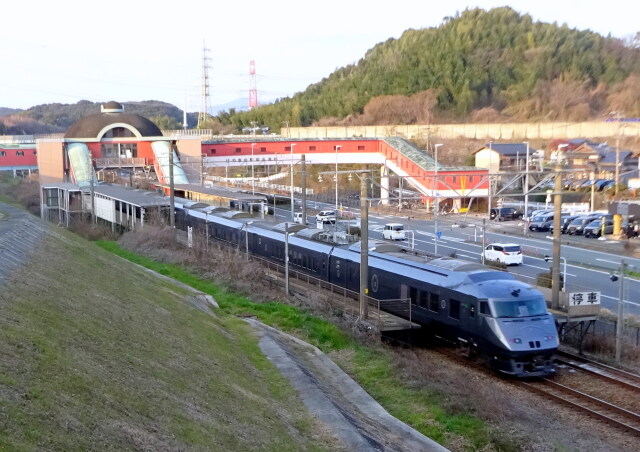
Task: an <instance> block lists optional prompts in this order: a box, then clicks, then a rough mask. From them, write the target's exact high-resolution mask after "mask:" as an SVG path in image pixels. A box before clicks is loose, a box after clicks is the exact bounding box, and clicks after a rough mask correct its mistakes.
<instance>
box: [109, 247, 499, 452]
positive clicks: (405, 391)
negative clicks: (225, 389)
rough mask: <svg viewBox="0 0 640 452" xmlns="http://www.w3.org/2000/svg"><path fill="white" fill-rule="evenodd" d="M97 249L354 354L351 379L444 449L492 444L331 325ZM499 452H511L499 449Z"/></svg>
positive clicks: (477, 423)
mask: <svg viewBox="0 0 640 452" xmlns="http://www.w3.org/2000/svg"><path fill="white" fill-rule="evenodd" d="M98 245H99V246H101V247H103V248H104V249H107V250H109V251H111V252H113V253H114V254H117V255H118V256H120V257H123V258H125V259H128V260H130V261H132V262H135V263H137V264H139V265H142V266H144V267H146V268H149V269H151V270H154V271H157V272H159V273H161V274H163V275H166V276H170V277H172V278H175V279H176V280H178V281H180V282H183V283H185V284H188V285H190V286H192V287H194V288H197V289H198V290H201V291H203V292H205V293H207V294H210V295H212V296H213V297H214V298H215V299H216V301H217V302H218V303H219V305H220V307H221V309H222V310H223V311H224V312H226V313H228V314H231V315H253V316H256V317H257V318H258V319H259V320H260V321H262V322H264V323H266V324H269V325H271V326H274V327H276V328H279V329H281V330H283V331H288V332H290V333H294V334H296V335H299V336H300V337H302V338H303V339H304V340H306V341H308V342H310V343H312V344H314V345H316V346H318V347H319V348H320V349H322V350H323V351H324V352H325V353H330V352H333V351H340V350H344V349H349V350H353V352H354V359H353V362H352V363H351V364H352V366H351V371H352V376H353V377H354V378H355V379H356V381H358V383H359V384H360V385H362V386H363V388H364V389H365V390H366V391H367V392H368V393H370V394H371V395H372V396H373V397H374V398H375V399H376V400H377V401H378V402H379V403H380V404H381V405H382V406H384V407H385V408H386V409H387V410H388V411H389V412H390V413H391V414H392V415H393V416H395V417H397V418H398V419H400V420H402V421H403V422H405V423H407V424H409V425H411V426H412V427H414V428H416V429H417V430H418V431H420V432H421V433H423V434H425V435H426V436H428V437H430V438H432V439H434V440H435V441H438V442H440V443H444V442H445V440H446V438H447V436H449V435H451V434H454V435H459V436H461V437H464V438H465V440H466V442H468V443H469V444H470V446H471V447H472V449H473V450H478V449H482V448H483V447H485V446H487V444H494V445H495V440H494V439H493V438H492V437H491V435H490V434H489V433H488V428H487V426H486V425H485V423H484V422H483V421H481V420H480V419H479V418H477V417H475V416H473V415H471V414H465V413H459V412H451V411H448V410H445V409H443V408H442V405H443V404H442V397H443V396H442V395H440V394H436V393H433V392H430V391H428V390H425V389H417V388H410V387H407V386H406V385H405V384H403V382H402V381H401V379H400V378H399V377H398V376H397V374H396V371H395V369H394V366H393V364H392V363H391V360H390V359H389V357H388V356H387V355H386V354H385V353H384V351H383V350H380V349H376V350H372V349H370V348H368V347H364V346H361V345H359V344H358V343H357V342H356V341H355V340H353V339H351V338H350V337H349V336H348V335H346V334H345V333H344V332H342V331H340V330H339V329H338V328H337V327H336V326H335V325H332V324H331V323H329V322H326V321H324V320H321V319H319V318H317V317H315V316H313V315H311V314H310V313H308V312H306V311H305V310H302V309H299V308H296V307H293V306H290V305H286V304H282V303H254V302H252V301H251V300H249V299H247V298H246V297H244V296H241V295H238V294H234V293H230V292H227V291H225V290H223V289H221V288H220V287H218V286H216V285H215V284H213V283H210V282H208V281H203V280H201V279H200V278H198V277H197V276H194V275H193V274H191V273H189V272H188V271H185V270H184V269H182V268H180V267H178V266H175V265H170V264H161V263H158V262H155V261H153V260H151V259H148V258H145V257H142V256H139V255H137V254H135V253H132V252H130V251H127V250H124V249H122V248H120V247H119V246H118V245H117V244H115V243H113V242H107V241H102V242H98ZM499 450H509V447H503V448H500V449H499Z"/></svg>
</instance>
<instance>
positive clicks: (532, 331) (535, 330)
mask: <svg viewBox="0 0 640 452" xmlns="http://www.w3.org/2000/svg"><path fill="white" fill-rule="evenodd" d="M507 340H508V342H509V344H510V345H511V346H512V347H515V348H516V349H518V350H521V351H524V350H539V349H547V348H549V347H557V337H556V334H555V331H553V332H551V333H550V332H549V331H546V330H545V329H544V328H540V327H536V326H527V327H524V328H521V329H517V330H516V329H514V330H512V331H511V332H510V333H509V334H508V338H507Z"/></svg>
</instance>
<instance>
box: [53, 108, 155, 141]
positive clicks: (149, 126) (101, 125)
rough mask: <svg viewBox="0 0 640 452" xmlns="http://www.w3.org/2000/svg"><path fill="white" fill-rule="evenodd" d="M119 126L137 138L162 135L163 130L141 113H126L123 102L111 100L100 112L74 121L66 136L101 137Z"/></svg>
mask: <svg viewBox="0 0 640 452" xmlns="http://www.w3.org/2000/svg"><path fill="white" fill-rule="evenodd" d="M117 127H122V128H125V129H128V130H130V131H131V133H132V134H133V135H134V136H135V137H137V138H143V137H161V136H162V131H161V130H160V128H159V127H158V126H156V125H155V124H154V123H153V122H152V121H150V120H148V119H147V118H145V117H143V116H140V115H136V114H132V113H125V112H124V107H123V106H122V104H119V103H118V102H113V101H111V102H107V103H106V104H103V105H102V106H101V112H100V113H95V114H92V115H89V116H85V117H84V118H82V119H80V120H78V121H76V122H75V123H73V124H72V125H71V126H70V127H69V129H68V130H67V133H65V135H64V137H65V138H94V139H100V138H102V136H103V135H104V134H106V133H107V132H108V131H109V130H111V129H114V128H117Z"/></svg>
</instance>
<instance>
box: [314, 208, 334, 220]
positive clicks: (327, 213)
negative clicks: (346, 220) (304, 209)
mask: <svg viewBox="0 0 640 452" xmlns="http://www.w3.org/2000/svg"><path fill="white" fill-rule="evenodd" d="M335 217H336V211H335V210H321V211H320V212H318V213H317V214H316V219H317V220H318V221H320V220H323V219H325V218H335Z"/></svg>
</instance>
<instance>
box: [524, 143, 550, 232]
mask: <svg viewBox="0 0 640 452" xmlns="http://www.w3.org/2000/svg"><path fill="white" fill-rule="evenodd" d="M525 144H526V145H527V158H526V165H527V166H526V168H525V169H524V216H523V217H522V219H523V221H524V235H525V236H526V235H527V217H528V211H529V210H528V209H529V142H528V141H525ZM554 227H555V226H554Z"/></svg>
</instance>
